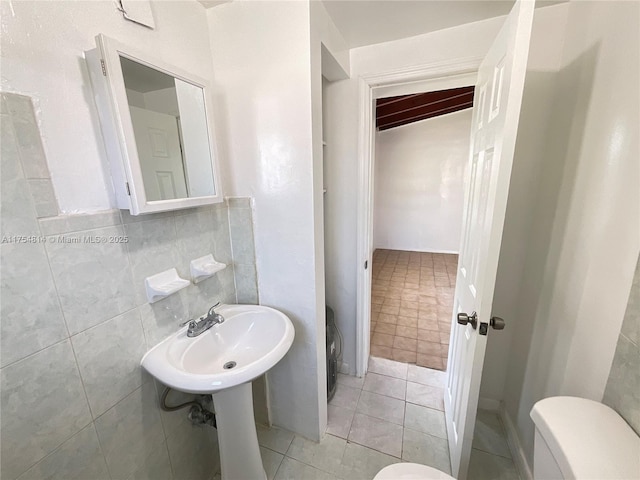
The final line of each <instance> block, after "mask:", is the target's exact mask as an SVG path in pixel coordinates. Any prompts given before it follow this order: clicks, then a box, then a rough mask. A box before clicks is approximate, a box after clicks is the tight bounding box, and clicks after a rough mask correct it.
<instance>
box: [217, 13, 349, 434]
mask: <svg viewBox="0 0 640 480" xmlns="http://www.w3.org/2000/svg"><path fill="white" fill-rule="evenodd" d="M314 8H315V7H314V6H310V5H309V4H308V3H306V2H286V1H285V2H232V3H229V4H225V5H221V6H218V7H216V8H213V9H211V10H210V11H209V12H208V19H209V25H210V29H211V48H212V50H213V56H214V64H215V65H216V69H215V82H216V84H217V85H218V86H219V87H220V88H219V95H218V97H217V99H216V100H217V101H216V103H217V107H218V108H219V112H220V118H219V125H220V127H221V132H222V135H221V138H222V142H221V150H222V156H223V157H225V158H227V159H228V161H227V162H226V164H225V165H224V166H225V170H226V173H227V175H225V176H224V180H225V182H226V185H227V191H228V193H229V194H230V195H233V196H247V195H248V196H252V197H254V198H255V212H256V216H255V219H256V220H255V239H256V253H257V268H258V282H259V289H260V301H261V303H262V304H265V305H270V306H273V307H276V308H278V309H279V310H281V311H283V312H285V313H286V314H288V315H289V317H290V318H291V319H292V321H293V323H294V326H295V329H296V338H295V340H294V343H293V346H292V347H291V350H290V352H289V353H288V355H287V356H286V357H285V358H284V359H283V360H282V361H281V362H280V363H279V364H278V365H277V366H276V367H275V368H274V369H273V370H272V371H271V372H269V384H270V388H269V390H270V396H271V414H272V420H273V421H274V423H275V424H277V425H280V426H282V427H285V428H287V429H289V430H293V431H295V432H297V433H299V434H302V435H304V436H306V437H308V438H312V439H318V438H320V436H321V435H322V434H323V433H324V426H325V425H326V383H325V376H324V374H323V372H324V366H325V364H324V354H323V352H324V265H323V244H322V242H323V229H322V222H323V218H322V162H321V158H322V139H321V135H322V117H321V109H322V101H321V95H322V93H321V89H322V85H321V76H320V75H321V58H320V51H321V47H320V45H319V44H317V40H318V38H320V37H321V38H323V39H324V36H323V35H324V33H323V32H326V28H328V27H330V25H328V24H326V23H320V21H321V20H322V19H321V18H318V17H316V14H315V13H314V12H313V9H314ZM316 13H317V12H316ZM315 20H317V21H318V23H316V22H315ZM327 42H328V43H330V39H329V40H328V41H327ZM337 56H338V57H340V55H337ZM343 57H344V55H343ZM318 109H320V116H318Z"/></svg>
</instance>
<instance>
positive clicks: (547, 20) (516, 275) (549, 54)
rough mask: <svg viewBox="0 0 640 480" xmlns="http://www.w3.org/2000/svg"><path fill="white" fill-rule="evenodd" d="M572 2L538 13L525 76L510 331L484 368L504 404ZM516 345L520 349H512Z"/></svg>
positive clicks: (505, 279) (484, 389) (504, 291)
mask: <svg viewBox="0 0 640 480" xmlns="http://www.w3.org/2000/svg"><path fill="white" fill-rule="evenodd" d="M568 10H569V5H568V3H565V4H560V5H556V6H553V7H548V8H540V9H536V11H535V14H534V22H533V29H532V32H531V44H530V48H529V59H528V62H527V74H526V78H525V85H524V92H523V98H522V109H521V114H520V123H519V127H518V137H517V140H516V149H515V155H514V162H513V169H512V171H511V184H510V188H509V198H508V201H507V212H506V215H505V224H504V232H503V235H502V247H501V250H500V259H499V263H498V273H497V276H496V288H495V292H494V298H493V314H494V315H496V316H499V317H502V318H504V319H505V320H506V322H507V327H506V328H505V329H504V330H502V331H501V332H491V333H490V335H489V338H488V346H487V351H486V354H485V366H484V371H483V375H482V383H481V385H480V396H481V397H482V398H485V399H490V400H496V401H501V400H502V399H503V395H504V388H505V379H506V376H507V368H508V367H509V365H510V364H512V363H514V362H521V363H522V364H524V363H526V352H527V343H526V342H528V341H529V340H530V338H528V339H527V340H523V337H522V335H516V334H515V332H516V331H518V330H517V329H519V328H520V327H521V325H522V324H523V322H525V320H524V319H523V318H522V315H521V310H522V308H521V305H520V304H519V302H518V292H519V291H520V288H521V284H522V282H523V281H524V280H525V279H526V278H530V276H531V275H530V270H528V269H529V268H530V266H528V267H525V260H526V256H527V252H528V249H530V248H531V246H532V244H535V241H534V240H532V239H535V238H537V237H536V235H537V232H536V231H532V222H531V218H532V217H533V215H534V211H535V209H536V205H537V204H538V203H539V202H540V201H541V199H540V198H539V197H540V191H541V187H540V183H539V182H540V175H541V173H540V170H541V169H542V164H543V162H544V160H545V155H544V154H541V149H543V148H544V146H545V144H546V142H547V132H548V129H549V125H550V117H551V115H552V108H553V105H554V102H555V100H554V89H555V83H556V81H557V76H558V75H557V72H558V70H559V68H560V65H561V61H562V45H563V43H564V35H565V27H566V21H567V13H568ZM512 342H515V343H517V344H518V345H519V348H518V349H516V350H513V349H512V348H511V345H512Z"/></svg>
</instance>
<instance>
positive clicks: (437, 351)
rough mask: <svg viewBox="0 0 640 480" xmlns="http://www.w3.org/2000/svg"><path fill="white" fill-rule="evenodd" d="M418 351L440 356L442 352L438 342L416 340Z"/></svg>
mask: <svg viewBox="0 0 640 480" xmlns="http://www.w3.org/2000/svg"><path fill="white" fill-rule="evenodd" d="M418 353H424V354H427V355H435V356H437V357H441V356H442V352H441V345H440V342H437V343H436V342H418Z"/></svg>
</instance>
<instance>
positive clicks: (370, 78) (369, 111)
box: [356, 57, 483, 377]
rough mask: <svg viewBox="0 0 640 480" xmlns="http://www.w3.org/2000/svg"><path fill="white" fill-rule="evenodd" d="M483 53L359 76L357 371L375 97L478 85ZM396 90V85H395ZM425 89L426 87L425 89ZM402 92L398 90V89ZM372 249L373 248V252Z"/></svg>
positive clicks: (369, 232)
mask: <svg viewBox="0 0 640 480" xmlns="http://www.w3.org/2000/svg"><path fill="white" fill-rule="evenodd" d="M482 60H483V57H462V58H457V59H450V60H446V61H441V62H434V63H428V64H424V65H416V66H412V67H409V68H404V69H400V70H391V71H387V72H383V73H378V74H372V75H363V76H360V77H359V79H358V93H359V106H358V109H359V120H358V157H357V158H358V160H357V161H358V209H357V215H358V227H357V228H358V231H357V242H358V244H357V254H356V271H357V272H358V273H357V275H356V276H357V286H356V302H357V303H356V375H357V376H358V377H362V376H364V375H365V374H366V373H367V367H368V363H369V341H370V331H369V330H370V328H371V267H372V265H368V268H366V269H365V268H364V265H365V262H369V263H371V257H370V255H369V253H368V252H371V247H372V241H373V203H374V197H373V195H374V188H373V182H374V169H373V167H374V162H375V156H374V153H375V122H374V120H375V115H374V109H375V105H374V100H375V99H376V98H378V97H379V95H378V94H379V93H381V92H384V90H385V89H386V90H391V89H390V87H400V88H402V87H406V90H407V92H408V93H409V92H411V91H415V90H413V89H415V88H416V85H417V84H427V85H428V84H429V83H432V84H433V86H434V89H447V88H455V87H457V86H460V85H459V82H460V80H461V78H462V79H464V80H465V81H466V80H467V79H468V81H470V82H471V83H470V85H475V83H476V82H475V77H476V75H477V72H478V68H479V67H480V63H481V62H482ZM393 90H394V91H395V90H396V88H394V89H393ZM422 91H424V90H422ZM397 94H399V93H397ZM371 253H373V252H371Z"/></svg>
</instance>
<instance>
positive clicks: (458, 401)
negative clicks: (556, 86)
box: [445, 0, 534, 479]
mask: <svg viewBox="0 0 640 480" xmlns="http://www.w3.org/2000/svg"><path fill="white" fill-rule="evenodd" d="M533 8H534V2H533V1H531V0H522V1H518V2H516V4H515V5H514V7H513V10H512V11H511V13H510V14H509V16H508V17H507V19H506V21H505V24H504V26H503V27H502V29H501V30H500V33H499V34H498V36H497V37H496V39H495V41H494V43H493V45H492V46H491V49H490V50H489V53H488V54H487V56H486V57H485V59H484V61H483V62H482V64H481V66H480V69H479V71H478V80H477V83H476V89H475V101H474V106H473V123H472V126H471V149H470V155H469V168H468V176H467V183H466V185H467V190H466V198H465V212H464V217H463V228H462V239H461V244H460V257H459V260H458V274H457V279H456V293H455V299H454V310H453V327H452V329H451V342H450V343H451V347H450V348H449V361H448V368H447V370H448V379H447V388H446V390H445V413H446V420H447V433H448V436H449V452H450V455H451V470H452V473H453V475H454V476H455V477H456V478H459V479H465V478H466V476H467V470H468V467H469V457H470V455H471V442H472V439H473V430H474V424H475V419H476V410H477V407H478V395H479V391H480V379H481V377H482V367H483V363H484V353H485V348H486V345H487V337H486V335H487V330H488V327H489V324H490V318H491V304H492V302H493V291H494V287H495V279H496V271H497V269H498V255H499V253H500V243H501V241H502V230H503V225H504V216H505V211H506V206H507V194H508V192H509V180H510V177H511V166H512V164H513V153H514V149H515V142H516V133H517V129H518V120H519V117H520V104H521V101H522V90H523V87H524V77H525V70H526V64H527V55H528V52H529V39H530V36H531V24H532V21H533ZM473 312H476V315H477V321H475V322H474V321H473V318H469V320H468V321H467V324H466V325H463V324H460V322H465V320H466V317H465V316H464V315H465V314H466V315H467V317H471V315H472V313H473ZM459 315H460V319H459V318H458V316H459ZM473 323H475V325H473Z"/></svg>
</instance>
